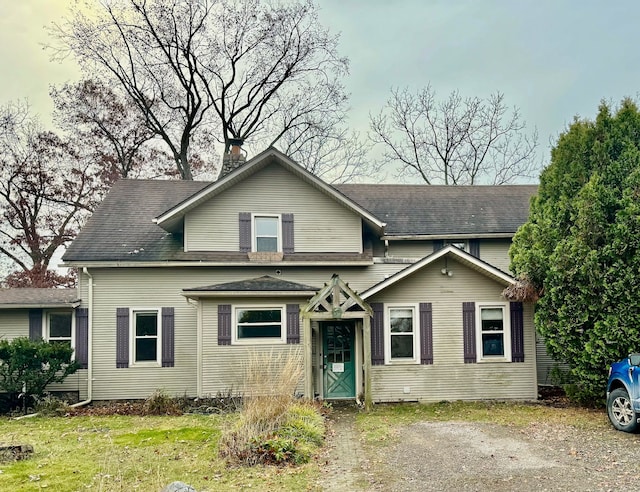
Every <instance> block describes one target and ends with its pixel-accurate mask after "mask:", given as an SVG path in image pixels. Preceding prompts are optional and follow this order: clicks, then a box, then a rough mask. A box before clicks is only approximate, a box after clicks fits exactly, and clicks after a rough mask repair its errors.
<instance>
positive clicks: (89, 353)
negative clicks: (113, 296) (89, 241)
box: [71, 267, 93, 408]
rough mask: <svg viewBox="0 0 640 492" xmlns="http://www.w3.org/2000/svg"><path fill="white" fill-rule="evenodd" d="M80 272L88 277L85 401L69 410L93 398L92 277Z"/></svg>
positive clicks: (87, 272)
mask: <svg viewBox="0 0 640 492" xmlns="http://www.w3.org/2000/svg"><path fill="white" fill-rule="evenodd" d="M82 272H83V273H84V274H85V275H86V276H87V277H89V299H88V304H89V312H88V315H87V325H88V326H87V332H88V333H87V335H88V340H87V399H86V400H84V401H80V402H78V403H74V404H73V405H71V408H76V407H82V406H84V405H87V404H89V403H91V400H92V398H93V350H92V348H93V276H92V275H91V274H90V273H89V270H88V269H87V267H84V268H83V269H82Z"/></svg>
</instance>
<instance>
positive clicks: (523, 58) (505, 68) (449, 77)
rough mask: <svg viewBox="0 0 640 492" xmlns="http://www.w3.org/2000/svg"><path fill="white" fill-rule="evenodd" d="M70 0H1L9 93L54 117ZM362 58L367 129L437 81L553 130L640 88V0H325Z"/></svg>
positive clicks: (4, 84) (360, 109) (332, 22)
mask: <svg viewBox="0 0 640 492" xmlns="http://www.w3.org/2000/svg"><path fill="white" fill-rule="evenodd" d="M69 1H70V0H19V1H18V0H15V1H12V0H0V66H1V67H2V68H1V70H0V104H6V103H7V102H8V101H9V100H15V99H22V98H28V99H29V101H30V102H31V104H32V107H33V109H34V110H35V111H36V112H37V113H39V114H40V115H41V117H42V118H43V120H44V121H47V120H48V119H49V114H50V111H51V103H50V101H49V96H48V87H49V85H50V84H59V83H62V82H65V81H66V80H68V79H73V78H76V77H77V76H78V74H77V72H76V70H75V67H74V66H73V64H72V63H71V62H68V63H65V64H62V65H61V64H59V63H51V62H49V61H48V55H47V53H45V52H43V51H42V48H41V46H40V43H43V42H46V39H47V38H46V31H45V30H44V29H43V26H44V25H48V24H50V23H51V22H52V21H59V20H60V19H61V17H62V16H63V15H64V13H65V9H66V6H67V5H68V4H69ZM319 3H320V6H321V9H322V13H321V20H322V22H323V24H324V25H325V26H326V27H328V28H330V29H331V30H332V31H333V32H340V33H341V44H340V47H341V51H342V53H343V54H344V55H345V56H347V57H348V58H349V59H350V60H351V74H350V76H349V78H348V79H347V81H346V84H347V87H348V89H349V91H350V92H351V106H352V111H351V117H350V123H351V126H352V127H354V128H356V129H358V130H360V131H361V132H366V130H367V128H368V125H367V121H368V114H369V112H370V111H372V112H377V111H379V109H380V108H381V107H382V105H383V104H384V102H385V101H386V99H387V97H388V95H389V91H390V88H391V87H394V86H400V87H404V86H408V87H410V88H411V89H418V88H421V87H424V86H426V85H427V84H428V83H431V85H432V87H433V88H434V89H435V90H436V94H437V95H438V96H440V97H442V98H445V97H446V96H448V94H449V93H450V92H451V91H453V90H455V89H458V90H459V91H460V92H461V94H462V95H463V96H480V97H486V96H488V95H489V94H491V93H492V92H495V91H500V92H502V93H504V95H505V100H506V102H507V104H509V105H514V106H517V107H519V108H520V111H521V114H522V117H523V119H524V120H526V122H527V124H528V126H529V127H532V126H535V127H537V129H538V131H539V134H540V143H541V146H542V150H541V154H542V155H544V156H547V155H548V150H549V141H550V139H551V140H554V139H555V137H557V135H558V133H559V132H561V131H562V130H563V129H565V128H566V126H567V124H568V123H570V122H571V121H572V119H573V117H574V115H579V116H582V117H587V118H593V116H594V115H595V113H596V110H597V106H598V104H599V102H600V100H602V99H606V100H611V101H613V102H614V103H617V102H619V101H620V99H622V98H623V97H624V96H632V97H636V96H637V95H638V93H639V91H640V29H638V21H639V20H640V2H638V1H637V0H617V1H616V2H604V1H595V0H593V1H592V0H579V1H578V0H574V1H569V0H502V1H498V0H492V1H490V0H484V1H483V0H475V1H471V0H467V1H457V0H399V1H398V0H394V1H390V0H320V1H319Z"/></svg>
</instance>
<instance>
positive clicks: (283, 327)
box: [231, 304, 287, 345]
mask: <svg viewBox="0 0 640 492" xmlns="http://www.w3.org/2000/svg"><path fill="white" fill-rule="evenodd" d="M266 309H278V310H280V338H275V337H274V338H241V339H239V338H238V314H237V313H238V311H240V310H266ZM231 313H232V315H231V344H232V345H284V344H286V343H287V312H286V309H285V306H284V304H279V305H278V304H276V305H274V304H269V305H264V306H260V305H253V304H252V305H250V306H241V305H237V306H232V309H231Z"/></svg>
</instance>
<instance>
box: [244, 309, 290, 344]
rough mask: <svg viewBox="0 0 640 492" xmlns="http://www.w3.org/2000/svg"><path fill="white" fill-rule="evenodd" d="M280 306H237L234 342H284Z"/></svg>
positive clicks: (284, 334)
mask: <svg viewBox="0 0 640 492" xmlns="http://www.w3.org/2000/svg"><path fill="white" fill-rule="evenodd" d="M283 312H284V308H283V307H282V306H274V307H271V306H269V307H237V308H236V309H235V329H234V331H233V335H234V336H233V338H234V340H233V341H234V343H238V344H241V343H285V342H286V329H284V323H283V318H284V315H283Z"/></svg>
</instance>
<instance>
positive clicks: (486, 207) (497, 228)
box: [63, 180, 537, 262]
mask: <svg viewBox="0 0 640 492" xmlns="http://www.w3.org/2000/svg"><path fill="white" fill-rule="evenodd" d="M209 184H211V183H209V182H202V181H159V180H120V181H118V182H117V183H116V184H115V185H114V186H113V188H112V189H111V191H110V192H109V194H108V195H107V197H106V198H105V200H104V201H103V202H102V204H101V205H100V206H99V207H98V209H97V210H96V211H95V212H94V214H93V216H92V217H91V218H90V219H89V220H88V221H87V223H86V225H85V226H84V228H83V229H82V231H81V232H80V234H78V236H77V238H76V239H75V241H73V243H72V244H71V245H70V246H69V248H68V249H67V251H66V252H65V254H64V256H63V260H64V261H67V262H93V261H139V262H144V261H203V260H207V261H221V262H222V261H242V260H243V259H246V256H245V255H244V254H242V255H239V254H234V253H233V252H226V253H205V254H204V255H203V253H198V252H186V253H185V252H184V251H183V249H182V238H181V237H179V236H178V235H172V234H170V233H168V232H167V231H165V230H164V229H162V228H161V227H159V226H157V225H156V224H155V223H153V219H154V218H155V217H157V216H159V215H161V214H162V213H163V212H165V211H167V210H169V209H170V208H172V207H174V206H176V205H177V204H179V203H180V202H182V201H184V200H186V199H188V198H189V197H191V196H192V195H193V194H195V193H197V192H198V191H200V190H202V189H203V188H204V187H206V186H208V185H209ZM336 189H338V190H339V191H340V192H341V193H343V194H344V195H346V196H347V197H348V198H350V199H351V200H353V201H355V202H357V203H358V204H359V205H360V206H361V207H363V208H365V209H366V210H368V211H369V212H370V213H372V214H374V215H375V216H376V217H378V218H379V219H380V220H381V221H384V222H386V223H387V227H386V234H387V235H389V236H393V235H452V234H469V235H478V236H480V235H483V234H513V233H514V232H515V231H516V229H517V228H518V227H519V226H520V225H521V224H522V223H524V222H525V221H526V220H527V217H528V210H529V201H530V198H531V196H532V195H533V194H535V193H536V191H537V187H536V186H526V185H525V186H427V185H384V184H377V185H368V184H351V185H339V186H336ZM316 256H317V255H316ZM316 256H314V255H308V254H307V255H306V256H305V257H304V258H302V256H301V257H300V258H299V260H301V261H314V260H318V261H321V260H323V259H325V260H329V259H330V258H329V256H330V255H320V256H318V257H317V258H316ZM334 256H335V255H334ZM343 256H344V255H340V254H338V256H336V257H335V258H333V259H334V260H336V261H341V260H342V261H351V260H353V261H358V260H363V259H368V257H367V258H365V256H366V255H355V256H354V255H351V256H349V255H347V256H348V258H347V257H345V258H343ZM205 257H206V258H205ZM289 259H291V260H294V259H295V256H294V255H291V258H289ZM285 260H288V258H285Z"/></svg>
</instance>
